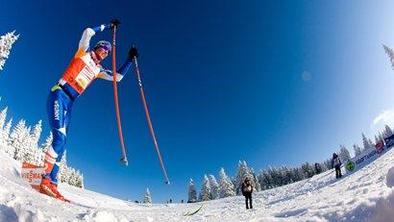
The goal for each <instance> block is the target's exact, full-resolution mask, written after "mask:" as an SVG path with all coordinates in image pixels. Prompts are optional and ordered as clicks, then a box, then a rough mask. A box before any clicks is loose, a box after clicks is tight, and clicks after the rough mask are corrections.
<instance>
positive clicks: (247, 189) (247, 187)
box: [241, 178, 253, 209]
mask: <svg viewBox="0 0 394 222" xmlns="http://www.w3.org/2000/svg"><path fill="white" fill-rule="evenodd" d="M241 191H242V195H244V196H245V204H246V209H249V208H250V209H253V205H252V192H253V185H252V182H251V181H250V179H249V178H245V180H244V182H243V183H242V186H241Z"/></svg>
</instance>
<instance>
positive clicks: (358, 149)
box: [353, 144, 361, 156]
mask: <svg viewBox="0 0 394 222" xmlns="http://www.w3.org/2000/svg"><path fill="white" fill-rule="evenodd" d="M353 150H354V156H358V155H360V154H361V147H359V146H358V145H357V144H354V145H353Z"/></svg>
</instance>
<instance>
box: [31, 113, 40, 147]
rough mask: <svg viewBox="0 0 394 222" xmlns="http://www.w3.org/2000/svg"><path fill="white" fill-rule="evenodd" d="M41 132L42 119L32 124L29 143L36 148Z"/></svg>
mask: <svg viewBox="0 0 394 222" xmlns="http://www.w3.org/2000/svg"><path fill="white" fill-rule="evenodd" d="M41 132H42V121H41V120H40V121H38V123H37V124H36V125H35V126H34V128H33V131H32V133H31V143H32V144H31V145H32V146H33V147H34V148H35V149H38V141H39V140H40V136H41Z"/></svg>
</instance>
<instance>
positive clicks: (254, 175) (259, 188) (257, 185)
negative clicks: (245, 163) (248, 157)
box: [250, 168, 261, 192]
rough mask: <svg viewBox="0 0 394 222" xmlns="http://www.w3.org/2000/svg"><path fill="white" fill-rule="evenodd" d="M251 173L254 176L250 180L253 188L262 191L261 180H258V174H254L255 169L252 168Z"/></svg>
mask: <svg viewBox="0 0 394 222" xmlns="http://www.w3.org/2000/svg"><path fill="white" fill-rule="evenodd" d="M250 172H251V174H252V177H251V178H250V180H251V181H252V184H254V185H253V188H254V189H255V190H256V191H257V192H259V191H261V185H260V182H259V179H258V178H257V176H256V174H255V173H254V169H253V168H250Z"/></svg>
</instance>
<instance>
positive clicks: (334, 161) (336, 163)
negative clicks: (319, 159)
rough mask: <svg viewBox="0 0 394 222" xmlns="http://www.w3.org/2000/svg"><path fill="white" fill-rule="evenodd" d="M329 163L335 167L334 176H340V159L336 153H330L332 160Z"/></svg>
mask: <svg viewBox="0 0 394 222" xmlns="http://www.w3.org/2000/svg"><path fill="white" fill-rule="evenodd" d="M331 165H332V167H333V168H335V177H336V178H337V179H338V178H341V177H342V173H341V165H342V162H341V159H339V156H338V155H337V154H336V153H333V154H332V160H331Z"/></svg>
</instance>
